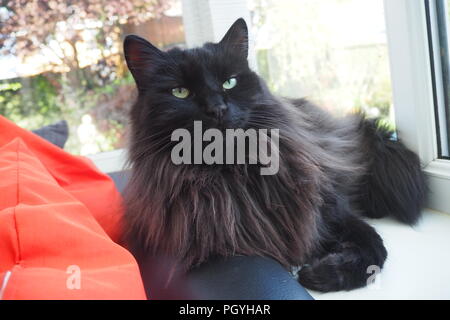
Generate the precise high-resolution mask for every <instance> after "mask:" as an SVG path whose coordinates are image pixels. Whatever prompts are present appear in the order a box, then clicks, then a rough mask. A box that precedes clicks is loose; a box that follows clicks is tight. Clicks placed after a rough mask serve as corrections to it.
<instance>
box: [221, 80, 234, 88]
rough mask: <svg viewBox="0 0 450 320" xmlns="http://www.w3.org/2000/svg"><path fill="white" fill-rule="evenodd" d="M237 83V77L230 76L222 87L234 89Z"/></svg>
mask: <svg viewBox="0 0 450 320" xmlns="http://www.w3.org/2000/svg"><path fill="white" fill-rule="evenodd" d="M236 84H237V80H236V78H230V79H228V80H227V81H225V82H224V83H223V85H222V87H223V88H224V89H225V90H230V89H233V88H234V87H235V86H236Z"/></svg>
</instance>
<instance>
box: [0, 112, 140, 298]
mask: <svg viewBox="0 0 450 320" xmlns="http://www.w3.org/2000/svg"><path fill="white" fill-rule="evenodd" d="M121 216H122V210H121V198H120V194H119V193H118V192H117V191H116V189H115V186H114V183H113V181H112V180H111V179H110V178H109V177H108V176H106V175H104V174H103V173H101V172H99V171H98V170H97V169H96V168H95V166H94V165H93V164H92V163H91V162H90V161H89V160H87V159H85V158H82V157H76V156H72V155H70V154H68V153H66V152H64V151H63V150H61V149H59V148H58V147H56V146H54V145H52V144H51V143H49V142H47V141H45V140H43V139H41V138H40V137H38V136H36V135H34V134H33V133H31V132H28V131H26V130H23V129H21V128H19V127H17V126H16V125H14V124H13V123H12V122H10V121H8V120H6V119H5V118H3V117H1V116H0V290H1V286H2V283H5V284H6V286H5V288H4V290H3V292H0V294H1V293H2V294H3V297H2V298H3V299H145V298H146V296H145V292H144V288H143V285H142V280H141V277H140V273H139V268H138V266H137V264H136V261H135V260H134V258H133V256H132V255H131V254H130V253H129V252H128V251H127V250H126V249H124V248H123V247H121V246H119V245H118V244H117V243H115V241H117V240H118V238H119V237H120V234H121V226H120V220H121ZM73 266H75V267H73ZM71 268H75V269H77V268H79V269H78V270H79V272H80V273H79V279H80V281H79V284H80V288H79V289H77V286H76V283H77V280H74V279H76V278H74V277H75V276H76V274H73V273H71V272H73V270H74V269H71ZM7 273H10V277H9V280H8V281H6V279H5V276H6V275H7ZM74 281H75V282H74ZM74 284H75V288H73V287H74Z"/></svg>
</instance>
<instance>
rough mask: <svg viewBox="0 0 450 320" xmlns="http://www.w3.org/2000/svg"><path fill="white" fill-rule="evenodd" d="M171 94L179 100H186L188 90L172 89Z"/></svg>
mask: <svg viewBox="0 0 450 320" xmlns="http://www.w3.org/2000/svg"><path fill="white" fill-rule="evenodd" d="M172 94H173V95H174V96H175V97H177V98H180V99H186V98H187V97H188V96H189V90H188V89H186V88H174V89H172Z"/></svg>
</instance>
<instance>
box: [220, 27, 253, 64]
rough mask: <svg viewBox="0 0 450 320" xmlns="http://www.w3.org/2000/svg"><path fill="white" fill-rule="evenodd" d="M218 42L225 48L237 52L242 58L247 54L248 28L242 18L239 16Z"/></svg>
mask: <svg viewBox="0 0 450 320" xmlns="http://www.w3.org/2000/svg"><path fill="white" fill-rule="evenodd" d="M219 44H220V45H221V46H223V47H225V48H227V49H229V50H230V49H231V50H234V51H235V52H238V53H239V54H240V55H241V56H243V57H244V58H247V56H248V28H247V23H245V20H244V19H243V18H239V19H237V20H236V22H235V23H233V25H232V26H231V27H230V29H228V31H227V33H226V34H225V36H224V37H223V38H222V40H220V42H219Z"/></svg>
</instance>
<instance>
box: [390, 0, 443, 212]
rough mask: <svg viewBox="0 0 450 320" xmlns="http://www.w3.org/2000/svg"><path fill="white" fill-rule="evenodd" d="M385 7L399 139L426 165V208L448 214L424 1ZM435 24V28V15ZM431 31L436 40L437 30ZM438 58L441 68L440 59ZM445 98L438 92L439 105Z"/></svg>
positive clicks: (404, 0) (397, 1)
mask: <svg viewBox="0 0 450 320" xmlns="http://www.w3.org/2000/svg"><path fill="white" fill-rule="evenodd" d="M430 2H434V1H433V0H431V1H430ZM384 6H385V16H386V28H387V36H388V45H389V55H390V65H391V78H392V87H393V101H394V109H395V118H396V125H397V129H398V134H399V137H400V139H401V140H403V142H404V143H405V144H406V145H407V146H408V147H409V148H411V149H412V150H414V151H415V152H417V154H418V155H419V156H420V158H421V161H422V163H423V165H424V171H425V173H426V175H427V178H428V181H429V187H430V195H429V201H428V207H429V208H431V209H434V210H438V211H442V212H446V213H450V161H448V160H441V159H439V158H438V152H437V150H438V149H437V136H436V122H435V103H434V92H433V82H432V81H433V79H432V70H431V60H430V54H431V53H430V50H429V43H430V42H429V37H428V25H427V16H426V6H425V0H384ZM431 25H432V26H433V25H435V26H436V25H437V24H436V19H435V17H433V16H432V17H431ZM432 29H434V30H433V32H432V37H433V38H434V37H435V32H436V28H432ZM433 40H436V39H433ZM434 43H436V42H435V41H434ZM433 51H434V52H438V51H436V50H433ZM434 58H435V59H434V60H435V62H437V64H436V65H437V66H439V57H436V56H435V57H434ZM437 87H438V88H437V89H439V83H437ZM441 91H442V90H441ZM442 94H443V93H442V92H439V90H438V92H437V100H438V103H439V101H441V102H442ZM440 96H441V97H440Z"/></svg>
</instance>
